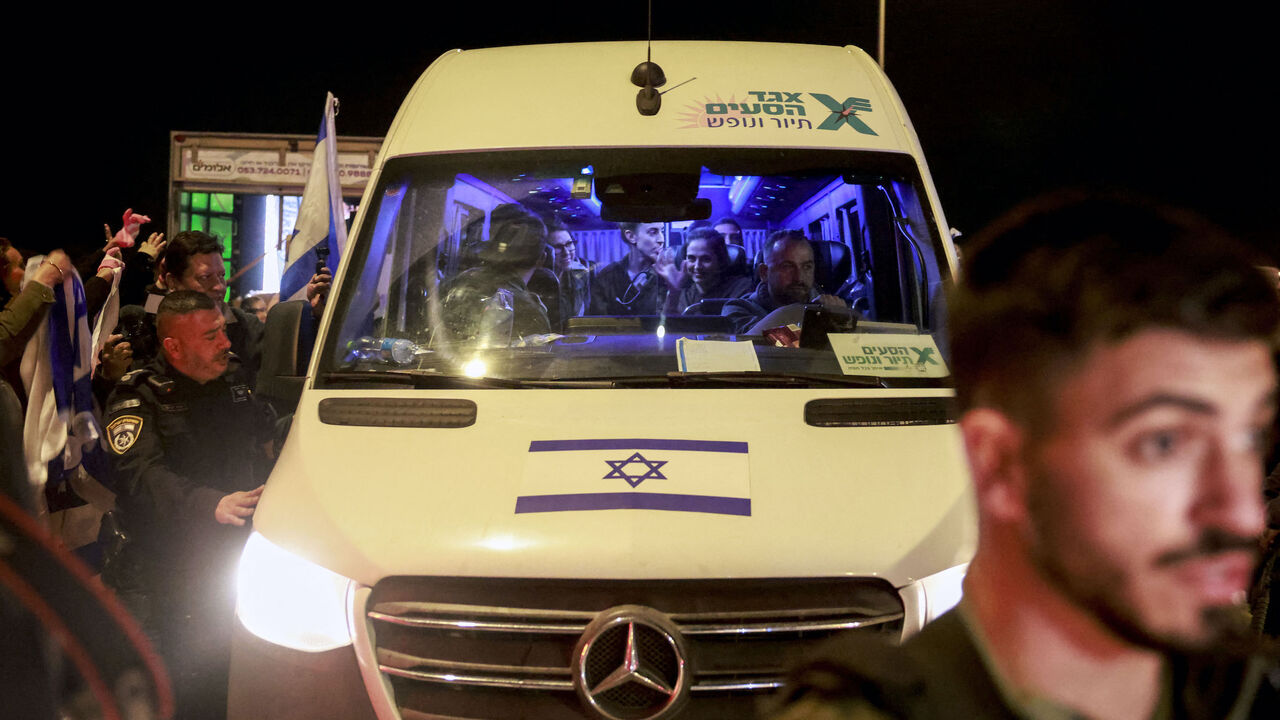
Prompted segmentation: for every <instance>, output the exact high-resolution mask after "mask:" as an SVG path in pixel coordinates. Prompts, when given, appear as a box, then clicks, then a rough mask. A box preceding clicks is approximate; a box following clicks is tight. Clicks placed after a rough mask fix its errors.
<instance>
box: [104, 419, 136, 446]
mask: <svg viewBox="0 0 1280 720" xmlns="http://www.w3.org/2000/svg"><path fill="white" fill-rule="evenodd" d="M141 434H142V418H140V417H138V416H137V415H121V416H120V417H118V418H116V419H115V420H112V421H111V424H109V425H107V442H108V443H110V444H111V449H112V450H113V451H114V452H115V454H117V455H123V454H125V453H126V452H128V451H129V448H131V447H133V444H134V443H135V442H137V441H138V437H139V436H140V435H141Z"/></svg>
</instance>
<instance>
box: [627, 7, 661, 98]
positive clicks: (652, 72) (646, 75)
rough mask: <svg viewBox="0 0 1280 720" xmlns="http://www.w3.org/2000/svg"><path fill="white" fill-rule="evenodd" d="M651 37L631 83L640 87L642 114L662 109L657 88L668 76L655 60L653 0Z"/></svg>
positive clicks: (650, 24)
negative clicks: (643, 59) (642, 60)
mask: <svg viewBox="0 0 1280 720" xmlns="http://www.w3.org/2000/svg"><path fill="white" fill-rule="evenodd" d="M648 30H649V33H648V34H649V37H648V39H647V40H646V42H645V61H644V62H642V63H640V64H639V65H637V66H636V68H635V70H632V71H631V84H633V85H637V86H639V87H640V92H638V93H636V110H637V111H639V112H640V114H641V115H644V116H649V115H657V114H658V111H659V110H661V109H662V93H660V92H658V90H657V88H660V87H662V86H663V85H665V84H666V83H667V76H666V74H665V73H664V72H663V71H662V68H661V67H659V66H658V64H657V63H655V62H653V0H649V28H648Z"/></svg>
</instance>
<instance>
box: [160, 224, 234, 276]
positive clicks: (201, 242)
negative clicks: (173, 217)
mask: <svg viewBox="0 0 1280 720" xmlns="http://www.w3.org/2000/svg"><path fill="white" fill-rule="evenodd" d="M208 253H217V254H218V255H219V256H221V255H222V241H221V240H219V239H218V238H216V237H214V236H212V235H210V234H209V233H207V232H201V231H200V230H183V231H182V232H180V233H178V234H177V235H174V236H173V239H172V240H170V241H169V243H168V244H167V245H165V246H164V271H165V272H167V273H173V274H174V275H175V276H177V277H182V275H183V273H185V272H186V271H187V268H188V267H190V266H191V258H192V256H194V255H207V254H208Z"/></svg>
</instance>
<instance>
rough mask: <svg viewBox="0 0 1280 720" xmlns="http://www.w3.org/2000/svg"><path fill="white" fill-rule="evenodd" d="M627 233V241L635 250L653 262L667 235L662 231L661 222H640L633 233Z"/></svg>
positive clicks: (664, 244)
mask: <svg viewBox="0 0 1280 720" xmlns="http://www.w3.org/2000/svg"><path fill="white" fill-rule="evenodd" d="M626 234H627V235H628V237H627V242H628V243H629V244H631V245H634V246H635V248H636V251H637V252H639V253H640V254H641V255H643V256H644V257H646V258H648V259H649V262H654V261H656V260H657V259H658V254H659V253H661V252H662V248H664V247H666V245H667V236H666V235H665V234H664V233H663V231H662V223H640V225H639V227H637V228H636V232H635V234H634V235H631V234H630V233H626Z"/></svg>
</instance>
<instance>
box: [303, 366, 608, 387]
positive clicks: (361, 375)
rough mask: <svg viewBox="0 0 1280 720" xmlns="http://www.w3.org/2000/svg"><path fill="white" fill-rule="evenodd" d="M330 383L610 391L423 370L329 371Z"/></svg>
mask: <svg viewBox="0 0 1280 720" xmlns="http://www.w3.org/2000/svg"><path fill="white" fill-rule="evenodd" d="M322 377H323V378H324V380H326V381H328V382H338V383H346V382H354V383H361V384H371V385H377V384H385V385H396V386H411V387H415V388H439V389H448V390H472V389H477V390H487V389H495V388H496V389H508V390H510V389H519V388H609V387H614V385H613V384H612V382H610V381H607V380H510V379H507V378H498V377H475V378H473V377H467V376H466V375H445V374H443V373H435V372H425V371H422V370H376V371H372V372H350V371H347V372H328V373H325V374H324V375H323V376H322Z"/></svg>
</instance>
